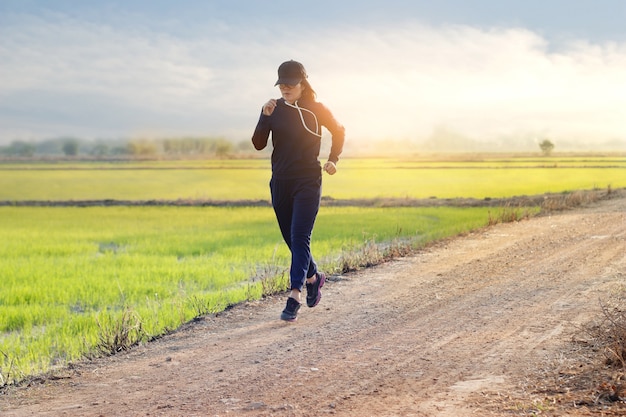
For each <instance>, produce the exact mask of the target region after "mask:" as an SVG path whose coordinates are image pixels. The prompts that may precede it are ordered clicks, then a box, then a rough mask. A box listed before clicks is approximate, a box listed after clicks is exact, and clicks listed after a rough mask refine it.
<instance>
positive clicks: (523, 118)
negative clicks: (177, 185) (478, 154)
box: [0, 13, 626, 143]
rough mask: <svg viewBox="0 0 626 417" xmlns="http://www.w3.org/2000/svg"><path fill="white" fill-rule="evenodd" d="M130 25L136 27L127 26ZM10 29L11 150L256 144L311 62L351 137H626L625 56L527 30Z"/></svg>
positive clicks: (4, 108) (14, 25)
mask: <svg viewBox="0 0 626 417" xmlns="http://www.w3.org/2000/svg"><path fill="white" fill-rule="evenodd" d="M122 20H123V21H126V22H128V21H129V20H130V19H129V18H128V16H127V17H126V18H124V19H122ZM5 21H6V24H4V25H3V28H1V29H0V58H1V60H2V62H3V65H2V66H1V67H0V102H1V103H2V104H0V123H1V124H2V125H3V126H6V128H5V129H3V132H2V133H0V135H2V137H0V141H2V140H3V141H5V142H6V141H10V140H13V139H16V138H31V137H32V138H38V137H50V136H56V135H67V134H70V135H79V136H84V137H113V136H133V135H156V136H159V135H161V136H166V135H177V134H180V135H223V136H228V137H231V138H233V139H236V140H243V139H248V138H249V136H250V134H251V131H252V129H253V128H254V124H255V123H256V119H257V117H258V114H259V109H260V106H261V103H263V102H264V101H265V100H266V99H267V98H269V97H275V96H277V95H278V91H277V89H276V88H275V87H273V83H274V81H275V77H276V68H277V66H278V65H279V64H280V63H281V62H282V61H283V60H286V59H292V58H293V59H298V60H301V61H302V62H303V63H304V64H305V65H306V67H307V69H308V71H309V74H310V81H311V82H312V84H313V86H314V87H315V89H316V90H317V92H318V94H319V97H320V99H321V100H322V101H323V102H325V103H326V104H327V105H328V106H329V107H330V108H331V109H332V110H333V111H334V112H335V113H336V116H337V117H338V119H340V120H341V121H342V122H343V123H344V124H345V125H346V127H347V132H348V135H349V139H350V138H353V139H354V141H355V143H358V141H374V140H389V139H402V140H405V139H406V140H416V141H419V140H424V139H427V138H428V137H429V136H430V135H431V134H432V132H433V131H437V130H441V127H442V126H445V128H446V129H450V130H452V131H455V132H459V133H460V134H463V135H466V136H469V137H472V138H474V139H476V140H494V139H497V138H501V137H507V138H512V137H515V135H524V136H526V137H527V136H529V135H544V136H549V137H552V138H557V139H558V138H568V139H580V140H587V141H589V140H597V141H600V140H609V139H615V138H618V139H619V138H624V137H625V136H626V132H624V127H623V126H624V124H623V110H622V109H623V108H624V107H625V105H626V44H623V43H604V44H593V43H589V42H585V41H584V40H579V41H575V42H570V43H569V44H564V45H560V46H559V49H558V50H555V48H554V47H553V45H550V44H549V43H548V42H547V41H546V40H545V39H544V38H542V37H541V36H539V35H538V34H537V33H534V32H532V31H529V30H527V29H524V28H494V29H479V28H474V27H470V26H461V25H456V26H452V25H451V26H436V27H435V26H427V25H423V24H420V23H417V22H410V21H409V22H404V23H399V24H397V25H394V26H388V25H381V26H373V27H367V28H361V27H341V28H331V29H328V28H326V29H321V30H316V29H315V28H311V29H306V28H307V26H304V28H305V29H296V28H294V27H287V26H285V27H281V26H271V27H263V26H257V25H248V26H241V25H234V24H232V23H228V22H223V21H213V22H211V21H208V22H206V26H203V28H202V29H198V28H195V29H194V31H193V36H191V35H189V34H186V35H184V36H183V35H180V34H179V35H175V34H173V32H166V31H164V30H163V31H161V30H159V29H158V25H156V24H151V25H150V26H147V25H142V24H137V25H136V26H132V25H129V24H125V25H124V26H114V25H113V24H106V23H102V22H100V23H98V22H94V21H84V20H77V19H74V18H71V17H69V16H67V15H64V14H53V13H47V14H43V15H40V16H35V15H24V14H21V15H10V16H8V17H5Z"/></svg>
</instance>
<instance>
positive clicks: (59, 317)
mask: <svg viewBox="0 0 626 417" xmlns="http://www.w3.org/2000/svg"><path fill="white" fill-rule="evenodd" d="M487 217H488V209H487V208H449V207H441V208H384V209H383V208H358V207H345V208H338V207H325V208H323V209H322V210H321V212H320V214H319V217H318V221H317V224H316V229H315V232H314V236H313V251H314V254H315V256H316V259H317V260H318V262H319V264H320V266H321V267H322V268H323V269H324V270H326V271H328V272H330V273H341V272H343V271H346V270H352V269H357V268H360V267H362V266H365V265H368V264H369V263H371V262H373V261H375V260H374V259H372V258H371V254H372V250H373V249H372V248H376V251H377V253H378V254H379V256H380V257H379V259H378V261H381V260H384V259H386V258H388V257H389V256H392V255H393V254H394V253H395V254H397V253H398V251H399V250H410V249H411V248H415V247H419V246H421V245H424V244H426V243H427V242H430V241H432V240H436V239H440V238H443V237H447V236H453V235H457V234H460V233H465V232H467V231H469V230H472V229H475V228H479V227H482V226H484V225H485V224H486V222H487ZM275 223H276V221H275V217H274V213H273V211H272V209H271V208H266V207H240V208H224V207H222V208H217V207H204V208H203V207H107V208H104V207H93V208H77V207H69V208H35V207H0V228H1V229H2V230H3V237H4V239H3V240H2V241H1V242H0V270H1V271H2V274H3V277H2V278H3V279H2V280H0V352H1V353H2V354H3V355H2V356H1V357H0V369H1V370H2V373H3V374H4V375H5V377H4V379H5V380H7V381H9V380H19V379H20V378H22V377H24V376H26V375H32V374H35V373H40V372H44V371H46V370H48V369H51V368H54V367H55V366H57V365H62V364H65V363H67V362H69V361H73V360H77V359H79V358H81V357H84V356H86V355H87V356H88V355H90V354H94V352H96V353H114V352H116V351H120V350H125V349H127V348H129V347H130V346H132V345H133V344H135V343H138V342H142V341H146V340H150V339H151V338H153V337H157V336H158V335H160V334H163V333H164V332H167V331H170V330H173V329H175V328H177V327H178V326H180V325H181V324H182V323H185V322H187V321H189V320H192V319H193V318H195V317H198V316H201V315H204V314H207V313H211V312H217V311H221V310H223V309H224V308H226V307H227V306H228V305H230V304H234V303H238V302H241V301H244V300H250V299H258V298H260V297H261V296H263V294H267V293H274V292H278V291H283V290H285V289H286V283H287V281H286V275H285V274H286V271H287V268H288V265H289V253H288V250H287V248H286V246H285V245H284V243H283V242H282V238H281V237H280V234H279V231H278V227H277V226H276V224H275ZM363 254H365V255H367V256H365V257H364V256H363ZM7 374H9V375H7Z"/></svg>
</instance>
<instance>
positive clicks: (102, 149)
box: [91, 143, 109, 156]
mask: <svg viewBox="0 0 626 417" xmlns="http://www.w3.org/2000/svg"><path fill="white" fill-rule="evenodd" d="M108 153H109V146H108V145H107V144H105V143H97V144H95V145H94V147H93V149H92V150H91V154H92V155H94V156H105V155H107V154H108Z"/></svg>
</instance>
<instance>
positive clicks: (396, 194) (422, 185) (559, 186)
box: [0, 157, 626, 202]
mask: <svg viewBox="0 0 626 417" xmlns="http://www.w3.org/2000/svg"><path fill="white" fill-rule="evenodd" d="M0 168H1V169H0V201H9V202H11V201H24V200H53V201H67V200H107V199H112V200H133V201H135V200H154V201H158V200H180V201H189V200H194V201H197V200H212V201H216V200H217V201H224V200H226V201H236V200H255V201H257V200H260V201H268V199H269V189H268V182H269V179H270V175H271V173H270V167H269V161H268V160H265V159H263V160H239V161H219V162H218V161H192V162H189V161H176V162H174V161H154V162H149V163H148V162H145V163H137V162H130V163H109V164H103V163H92V164H89V163H82V164H76V163H73V164H63V163H55V164H52V163H49V164H37V165H34V164H30V165H19V164H0ZM338 168H339V170H340V171H339V172H338V174H337V175H334V176H332V177H331V176H325V177H324V188H323V193H324V195H325V196H327V197H332V198H334V199H355V198H370V199H373V198H431V197H436V198H439V199H444V198H463V197H471V198H477V199H483V198H503V197H511V196H520V195H536V194H543V193H559V192H562V191H566V190H588V189H594V188H606V187H609V186H611V187H613V188H621V187H626V176H625V175H624V168H626V160H623V159H618V158H610V157H606V158H599V157H598V158H593V159H591V158H586V159H584V158H579V159H577V158H567V159H558V158H546V159H528V158H525V159H524V158H520V159H514V158H511V159H506V160H504V159H491V160H482V159H477V160H445V161H442V160H434V161H433V160H424V159H414V160H410V159H392V158H389V159H349V158H346V159H342V160H341V161H340V163H339V166H338Z"/></svg>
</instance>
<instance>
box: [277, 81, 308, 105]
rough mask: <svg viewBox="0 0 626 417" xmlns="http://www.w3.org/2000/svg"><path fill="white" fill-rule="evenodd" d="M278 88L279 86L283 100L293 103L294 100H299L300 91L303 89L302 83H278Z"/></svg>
mask: <svg viewBox="0 0 626 417" xmlns="http://www.w3.org/2000/svg"><path fill="white" fill-rule="evenodd" d="M278 88H280V94H282V96H283V98H284V99H285V101H286V102H287V103H289V104H293V103H295V102H296V100H299V99H300V97H302V91H304V86H303V85H302V83H298V84H296V85H289V84H278Z"/></svg>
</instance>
